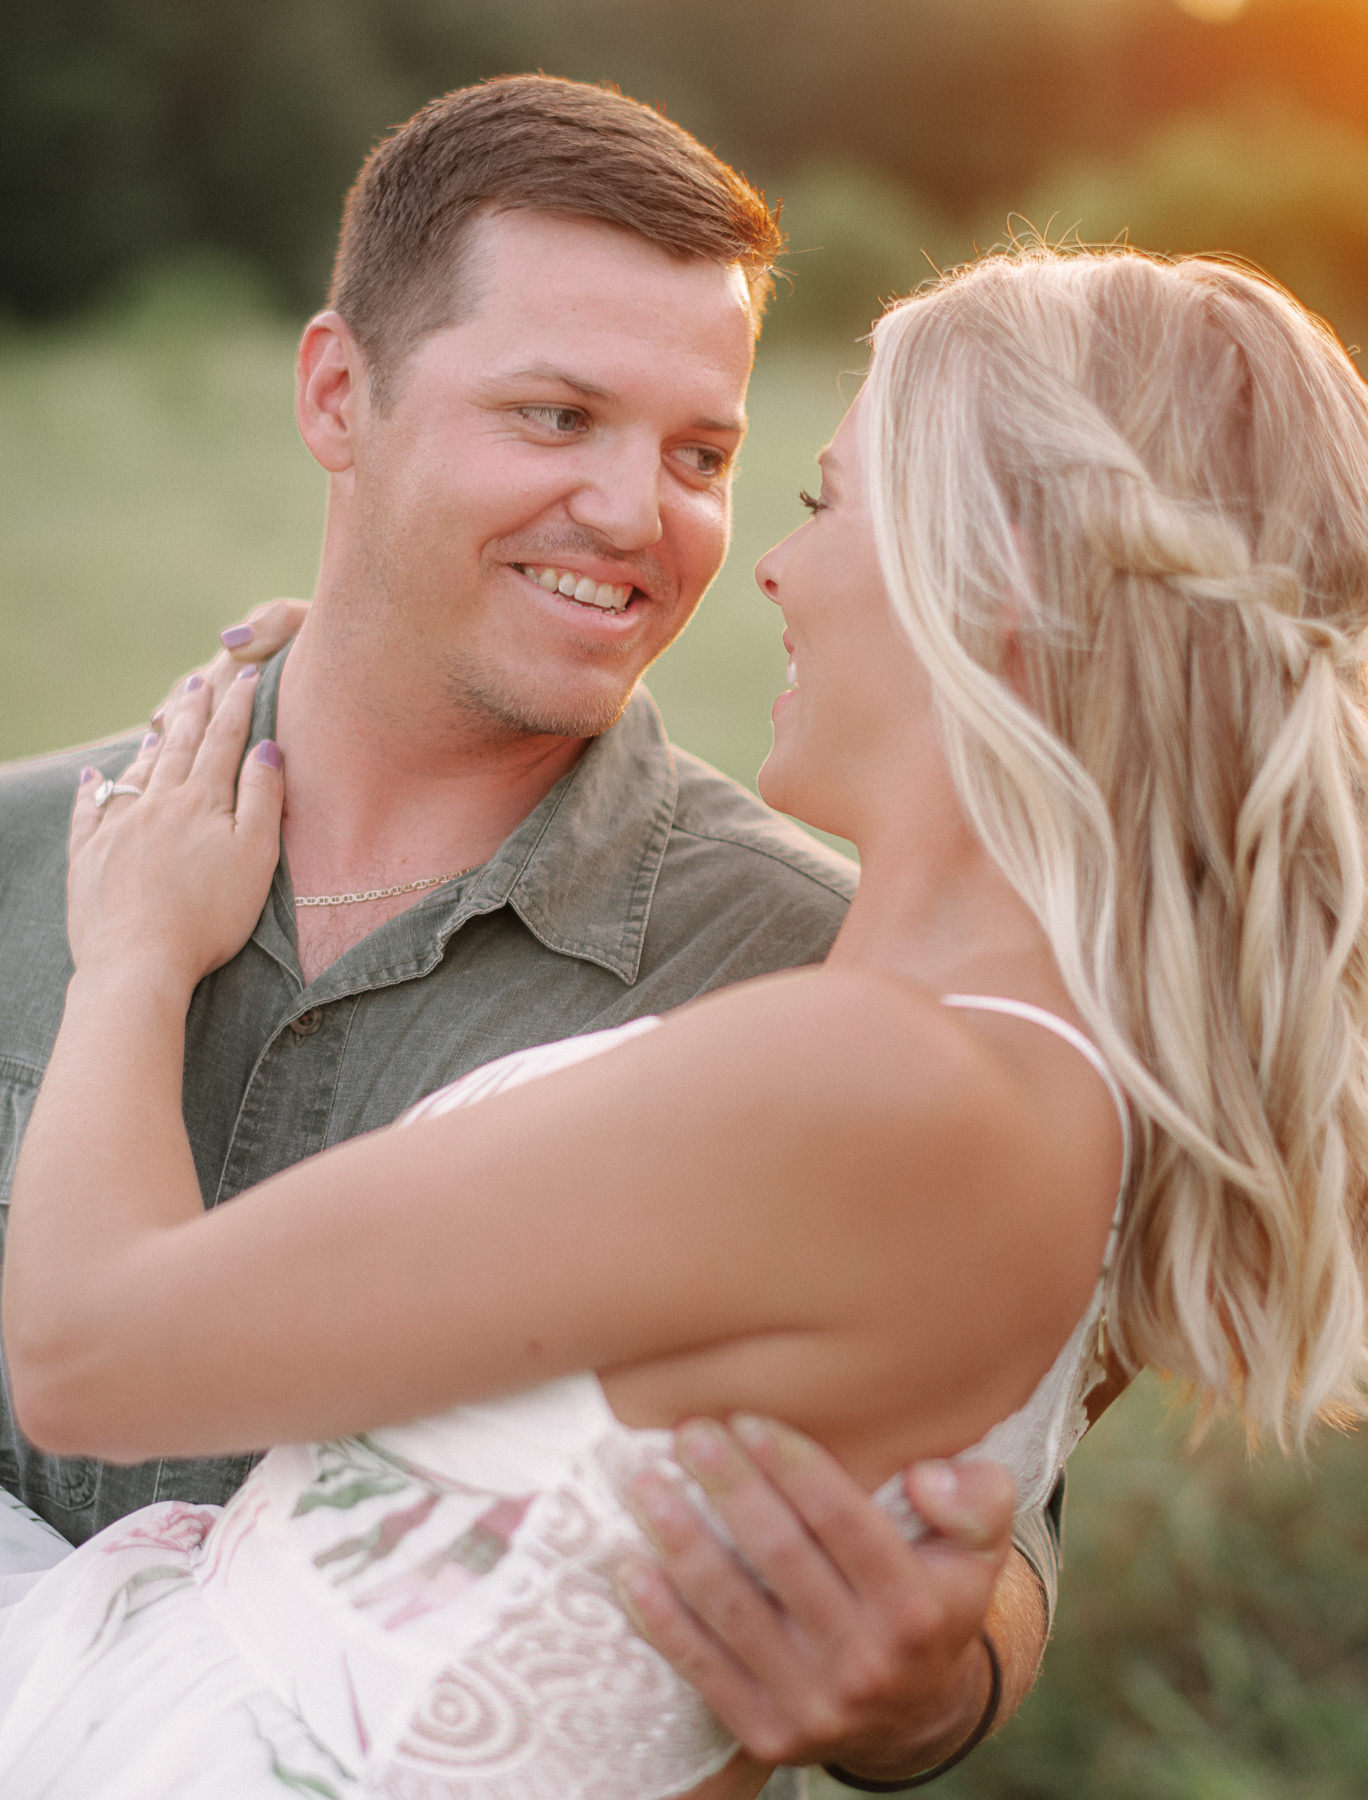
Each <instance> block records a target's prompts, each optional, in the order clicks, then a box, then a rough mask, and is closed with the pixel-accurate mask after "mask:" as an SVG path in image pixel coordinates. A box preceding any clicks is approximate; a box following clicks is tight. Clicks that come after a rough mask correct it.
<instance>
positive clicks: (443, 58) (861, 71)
mask: <svg viewBox="0 0 1368 1800" xmlns="http://www.w3.org/2000/svg"><path fill="white" fill-rule="evenodd" d="M0 19H2V20H3V32H4V40H3V41H4V45H5V53H4V56H3V58H0V309H7V310H9V311H11V312H16V313H18V314H20V315H21V316H23V317H28V318H42V317H50V316H53V315H55V314H59V313H61V312H63V311H69V310H70V309H72V308H75V307H80V306H83V305H85V304H87V303H88V302H89V301H90V300H91V299H92V298H93V297H95V296H97V295H99V294H100V293H102V292H103V291H104V290H105V289H106V288H107V286H108V284H109V283H110V281H111V280H112V279H113V278H115V277H116V276H118V275H120V274H121V273H124V272H126V271H128V270H129V269H130V268H132V267H135V266H137V265H139V264H141V263H143V262H145V261H147V260H148V259H150V258H157V257H160V256H164V255H165V254H166V253H167V252H168V251H170V250H173V249H176V248H179V247H182V246H184V245H186V244H187V243H189V244H200V245H209V246H215V247H218V248H220V249H224V250H229V251H232V252H235V253H238V254H241V255H243V256H246V257H248V258H249V259H251V260H252V261H254V262H255V263H257V264H258V265H259V267H260V268H261V269H262V270H263V271H265V272H266V273H267V274H268V276H269V279H270V280H271V282H272V283H273V284H274V286H275V288H276V289H277V290H278V292H279V294H280V295H281V297H282V298H283V299H284V300H285V301H286V302H287V303H288V304H289V305H291V306H293V307H297V308H303V307H311V306H313V305H315V304H317V303H318V301H319V299H320V297H321V295H322V293H323V290H324V288H325V286H326V280H327V269H328V263H329V258H330V253H331V244H332V237H333V232H334V228H335V221H336V218H337V214H338V210H339V202H340V198H341V195H342V194H343V192H344V191H345V189H346V187H347V185H348V183H349V182H350V181H351V179H352V176H353V175H354V173H355V171H356V168H357V166H358V165H359V163H360V161H361V159H362V157H363V155H364V154H365V152H366V150H367V149H368V148H369V146H370V145H371V144H372V143H373V142H374V141H375V140H376V139H377V138H378V137H379V136H381V135H383V134H384V133H385V132H386V131H387V130H388V129H389V128H390V127H391V126H393V125H394V124H396V123H398V122H399V121H400V120H402V119H404V118H405V117H407V116H408V115H409V114H410V113H411V112H412V111H413V110H414V109H415V108H416V107H417V106H418V105H419V104H420V103H421V102H422V101H423V100H424V99H426V98H427V97H429V96H430V95H431V94H433V93H436V92H440V91H441V90H443V89H445V88H448V87H452V86H456V85H459V84H461V83H463V82H468V81H472V80H477V79H479V78H481V77H483V76H487V75H490V74H495V73H499V72H501V71H506V70H511V69H529V68H545V69H549V70H553V71H555V72H556V73H559V74H566V75H573V76H578V77H582V78H585V79H590V80H612V81H616V82H618V83H619V84H620V85H622V86H623V87H624V88H625V89H626V90H627V91H628V92H629V93H634V94H637V95H639V96H640V97H641V98H643V99H648V100H653V101H657V102H659V103H661V104H663V105H664V106H665V107H666V108H667V110H669V111H670V112H671V113H672V114H673V115H674V116H675V117H677V118H679V119H680V120H681V121H682V122H684V123H685V124H687V125H688V126H690V128H691V129H693V130H694V131H696V132H697V133H698V134H699V135H700V136H701V137H702V138H704V139H705V141H707V142H709V143H713V144H715V145H716V147H717V148H718V149H719V150H720V151H721V152H722V153H723V154H724V155H727V156H729V157H732V158H733V159H735V160H737V161H739V162H740V164H741V166H742V167H744V168H745V169H746V170H747V171H748V173H750V174H751V175H752V176H753V177H754V178H755V179H757V180H759V181H761V182H762V183H763V184H764V185H765V186H766V188H767V190H768V191H769V192H770V193H771V194H772V195H776V196H777V195H782V196H784V197H785V198H786V199H788V200H789V202H790V216H791V218H792V220H793V223H794V226H795V230H796V228H797V227H798V226H799V224H800V214H801V210H802V208H801V206H800V201H801V200H804V199H806V198H809V197H810V198H812V203H813V205H814V206H815V207H816V209H817V213H818V215H819V216H823V215H822V209H823V208H826V214H825V215H824V223H823V226H822V229H823V231H824V232H825V233H826V235H827V236H828V237H829V238H831V239H832V241H833V242H838V243H839V244H840V246H841V249H842V252H844V251H845V250H846V249H853V251H854V254H853V255H851V256H850V257H849V258H848V260H847V261H846V262H845V263H844V264H843V266H844V268H845V269H846V271H847V274H846V279H845V285H846V287H847V289H848V296H847V298H846V299H845V301H843V302H840V303H838V302H837V301H836V300H835V299H834V298H833V293H832V290H833V289H834V288H835V286H836V285H837V284H838V282H839V280H840V277H839V276H837V275H836V274H829V273H825V272H824V273H823V274H822V275H821V276H820V277H818V278H817V282H818V285H819V286H821V288H822V290H823V294H822V298H821V299H820V301H818V302H814V305H815V308H816V311H817V312H818V313H819V314H820V313H822V312H824V311H825V312H827V313H828V314H831V315H833V316H834V315H835V314H836V313H839V312H841V310H842V308H843V307H844V308H845V310H846V313H847V314H848V311H849V309H850V308H851V307H853V306H854V305H855V304H856V300H855V296H857V295H859V296H861V299H860V303H861V304H863V305H865V306H868V304H869V299H870V297H871V295H872V293H873V292H875V291H876V290H881V289H882V288H883V287H884V285H885V283H886V282H887V281H890V280H891V281H894V282H900V281H902V280H904V279H906V278H907V277H905V276H904V275H903V273H902V271H903V270H904V269H907V268H910V269H911V270H912V272H913V273H914V274H915V273H916V272H917V270H918V268H919V265H918V263H917V258H916V253H915V251H913V252H912V253H911V254H910V255H909V254H906V253H903V254H901V255H899V256H896V257H894V258H892V259H891V260H890V259H888V258H885V257H884V256H883V255H882V253H880V254H879V255H877V256H874V257H871V255H870V250H871V246H872V242H873V240H872V239H871V237H870V235H869V233H868V232H867V231H866V229H865V224H864V223H858V222H857V223H853V224H852V229H851V232H850V233H848V234H842V233H841V232H840V231H838V230H837V229H836V226H838V225H839V224H840V223H841V221H840V220H839V218H838V217H836V216H834V215H833V214H832V211H831V208H832V202H833V200H835V199H837V198H839V195H840V192H841V190H842V185H843V184H844V186H845V188H846V189H847V190H848V191H851V192H853V193H855V194H856V196H857V202H858V204H857V210H858V211H859V212H860V213H861V214H862V215H864V216H866V217H867V220H868V221H870V222H872V227H871V228H872V229H874V230H875V231H876V233H877V232H884V233H888V232H889V231H890V230H891V228H892V227H893V226H894V225H896V223H897V218H898V210H899V208H900V207H901V208H902V209H904V210H905V211H910V213H911V214H912V215H913V222H912V223H911V225H910V226H908V229H910V230H911V232H912V234H913V236H914V237H919V236H920V233H921V231H922V229H923V227H922V225H921V224H920V223H918V222H919V221H921V220H927V221H931V223H928V224H927V225H926V226H925V230H926V232H927V235H928V236H929V237H930V238H931V239H932V240H934V241H935V242H937V243H939V242H941V241H942V239H943V238H944V237H945V235H946V232H947V222H948V226H950V227H953V243H954V245H955V246H956V248H955V250H954V254H956V255H959V254H963V253H964V251H965V250H966V249H967V248H968V246H969V245H970V243H971V242H972V241H973V235H974V234H975V233H979V234H980V235H981V233H982V229H983V222H984V220H985V219H987V220H990V221H992V225H991V229H990V230H989V233H988V238H989V241H992V239H994V238H996V237H997V236H999V235H1000V234H1001V231H1002V229H1003V223H1002V222H1003V220H1004V219H1005V217H1006V215H1007V212H1008V211H1009V210H1013V211H1017V212H1020V211H1022V210H1023V208H1024V207H1025V206H1026V205H1027V202H1028V200H1029V203H1030V205H1031V206H1032V207H1035V206H1036V205H1037V203H1040V202H1043V203H1045V204H1050V205H1053V204H1054V203H1053V202H1052V201H1049V200H1048V196H1047V193H1046V190H1049V189H1051V188H1056V187H1057V188H1058V191H1059V192H1060V194H1061V195H1068V194H1069V192H1070V191H1071V189H1070V181H1069V179H1067V177H1070V176H1072V175H1076V174H1077V172H1078V171H1079V169H1080V167H1082V166H1085V165H1086V166H1089V167H1091V166H1094V165H1101V166H1105V167H1108V168H1112V169H1114V170H1116V171H1117V172H1118V177H1117V178H1118V179H1122V178H1123V177H1124V178H1126V179H1131V180H1132V187H1131V189H1130V190H1129V194H1128V196H1127V195H1122V194H1121V190H1120V189H1117V190H1116V191H1115V192H1114V193H1113V195H1112V196H1111V197H1112V198H1113V199H1115V198H1118V197H1125V198H1127V203H1128V204H1129V198H1131V197H1134V198H1138V199H1139V200H1142V201H1143V200H1145V199H1146V198H1147V196H1146V194H1145V193H1144V192H1143V191H1142V190H1137V189H1136V188H1135V186H1134V182H1136V181H1138V180H1139V178H1140V170H1141V165H1142V162H1143V156H1144V151H1143V150H1140V149H1137V146H1142V145H1145V144H1161V145H1168V146H1169V154H1171V155H1173V156H1178V157H1181V156H1183V155H1185V154H1186V153H1187V151H1188V150H1192V151H1193V153H1194V154H1195V155H1196V156H1197V158H1198V161H1199V162H1201V161H1202V159H1203V156H1204V155H1205V151H1204V147H1203V146H1202V145H1201V144H1200V143H1198V142H1189V141H1188V140H1187V139H1185V138H1184V136H1183V128H1182V127H1179V128H1177V134H1176V135H1175V133H1174V132H1173V131H1170V130H1168V127H1169V126H1170V125H1171V124H1172V123H1173V121H1175V120H1182V119H1191V118H1195V117H1200V116H1204V115H1210V114H1213V113H1216V114H1220V115H1221V116H1222V117H1224V118H1226V119H1227V120H1228V121H1229V134H1230V141H1231V143H1232V145H1234V146H1237V147H1238V146H1240V145H1242V146H1243V149H1244V151H1245V152H1246V153H1247V156H1246V157H1244V158H1242V157H1241V156H1239V155H1238V154H1237V155H1235V156H1233V158H1231V159H1228V160H1229V161H1230V162H1231V164H1232V166H1231V169H1230V173H1231V175H1232V178H1233V180H1234V183H1235V186H1236V187H1237V188H1238V189H1240V190H1241V191H1242V192H1243V193H1245V194H1246V195H1252V194H1253V192H1254V191H1255V188H1256V186H1257V182H1258V181H1259V180H1260V179H1262V178H1263V176H1264V175H1265V174H1266V175H1267V177H1268V179H1269V180H1270V182H1271V184H1272V188H1273V190H1274V191H1275V192H1276V193H1277V194H1279V195H1284V194H1286V193H1287V191H1288V190H1287V184H1286V183H1285V182H1283V181H1282V180H1281V179H1280V177H1281V173H1282V171H1281V168H1280V157H1281V148H1282V146H1283V143H1284V139H1285V137H1286V135H1287V132H1286V129H1285V122H1286V121H1287V120H1288V119H1292V118H1301V119H1304V120H1308V121H1315V120H1321V121H1333V122H1334V123H1335V125H1337V126H1338V127H1339V128H1340V137H1339V141H1340V142H1341V143H1343V144H1344V145H1345V146H1347V147H1348V154H1349V161H1350V162H1351V163H1353V162H1357V161H1358V160H1360V159H1361V157H1362V154H1363V152H1362V149H1361V144H1362V141H1363V139H1364V134H1365V133H1368V81H1365V79H1364V77H1365V74H1368V5H1366V4H1365V0H1250V4H1249V5H1248V6H1247V8H1246V9H1245V11H1244V12H1242V13H1241V14H1240V15H1239V16H1238V17H1237V18H1236V19H1235V20H1234V21H1233V22H1231V23H1230V24H1227V25H1222V26H1214V25H1211V24H1206V23H1203V22H1201V21H1200V20H1198V19H1195V18H1192V17H1190V16H1188V15H1187V14H1185V13H1184V12H1182V11H1180V10H1179V8H1178V6H1177V5H1175V4H1174V3H1173V0H842V4H841V5H840V6H839V7H833V6H831V5H830V4H829V0H747V4H745V5H743V6H737V5H734V4H732V3H731V0H694V4H692V5H690V6H688V7H681V6H679V5H677V4H674V3H673V0H217V3H216V5H215V6H213V7H189V6H186V5H184V4H183V0H44V4H43V5H41V6H33V5H27V4H22V3H21V0H0ZM1260 94H1266V95H1267V94H1271V95H1275V96H1277V97H1278V98H1279V100H1280V101H1281V103H1282V109H1283V110H1282V114H1281V117H1282V119H1283V121H1284V124H1281V125H1280V124H1279V122H1278V117H1279V115H1278V113H1277V109H1276V108H1274V109H1271V110H1269V111H1268V112H1267V116H1266V117H1265V116H1263V115H1261V114H1260V112H1259V109H1258V107H1257V106H1256V105H1246V104H1245V102H1246V100H1247V98H1248V97H1249V96H1251V95H1260ZM1241 106H1245V110H1244V113H1243V115H1241V113H1240V108H1241ZM1324 142H1325V146H1327V147H1328V146H1329V145H1330V142H1331V140H1330V138H1329V137H1327V138H1326V139H1325V140H1324ZM1137 157H1139V158H1140V159H1141V160H1140V161H1139V162H1137V160H1136V159H1137ZM1318 166H1319V165H1318ZM1205 167H1206V169H1207V171H1208V173H1210V174H1212V175H1215V174H1217V173H1218V170H1217V166H1216V164H1215V163H1214V162H1212V161H1211V160H1210V158H1207V160H1206V163H1205ZM1347 185H1348V184H1347V179H1346V180H1343V181H1341V182H1340V183H1339V184H1338V186H1339V188H1345V187H1347ZM1123 186H1124V181H1123ZM1161 188H1162V191H1163V192H1164V193H1165V194H1168V195H1170V196H1171V197H1172V199H1173V201H1174V204H1176V205H1179V206H1181V207H1186V208H1187V212H1186V215H1185V217H1186V219H1187V221H1188V222H1189V223H1190V224H1192V225H1193V226H1197V225H1200V224H1201V223H1202V222H1203V220H1202V216H1201V214H1200V211H1199V210H1194V209H1193V208H1192V207H1191V206H1190V205H1189V199H1190V196H1187V195H1186V193H1185V191H1183V190H1182V183H1181V182H1178V181H1176V178H1170V177H1167V176H1166V177H1165V178H1164V179H1163V181H1162V182H1161ZM913 196H915V198H914V197H913ZM1281 204H1282V202H1281V201H1279V205H1281ZM1097 210H1098V212H1099V215H1101V214H1104V213H1105V214H1106V215H1107V216H1108V217H1109V218H1110V217H1113V216H1115V213H1116V208H1115V207H1108V206H1101V207H1099V208H1098V209H1097ZM1123 210H1124V209H1123ZM1312 212H1313V214H1314V220H1315V221H1317V222H1315V223H1314V227H1313V226H1308V228H1307V230H1306V231H1305V232H1304V233H1303V234H1302V236H1303V239H1304V240H1305V243H1306V244H1311V243H1312V240H1314V241H1315V243H1316V244H1318V245H1319V247H1320V252H1321V255H1322V257H1323V258H1324V259H1326V260H1328V261H1333V260H1334V257H1335V250H1334V247H1333V244H1332V243H1331V242H1330V241H1329V240H1328V239H1327V238H1326V235H1325V233H1326V232H1328V231H1330V230H1331V229H1333V228H1334V227H1335V226H1336V224H1337V223H1339V222H1341V221H1342V219H1343V218H1344V217H1345V216H1346V214H1345V208H1344V207H1343V206H1340V205H1338V203H1337V205H1336V207H1332V208H1331V209H1330V212H1329V213H1328V214H1327V213H1326V212H1325V211H1324V209H1323V208H1322V207H1321V206H1320V205H1319V203H1317V204H1316V205H1315V206H1313V208H1312ZM1136 216H1141V217H1143V220H1144V225H1145V228H1146V231H1149V232H1157V233H1158V235H1159V236H1160V237H1165V236H1167V235H1168V227H1169V215H1168V214H1167V213H1166V212H1165V211H1164V209H1163V207H1162V206H1158V205H1147V206H1144V207H1143V208H1142V209H1141V211H1140V212H1139V213H1137V215H1136ZM1353 216H1354V218H1355V219H1357V214H1354V215H1353ZM1209 218H1210V224H1209V232H1208V233H1207V234H1206V235H1202V234H1199V238H1198V240H1197V241H1200V242H1201V246H1202V247H1203V248H1220V249H1226V250H1233V251H1242V252H1244V253H1245V254H1250V255H1253V254H1256V252H1255V250H1254V249H1252V248H1251V245H1252V244H1253V243H1255V242H1262V241H1263V238H1262V237H1260V236H1259V233H1258V232H1257V230H1255V231H1254V233H1253V235H1252V236H1251V237H1250V240H1249V242H1248V243H1246V242H1245V241H1243V240H1241V239H1238V238H1236V237H1229V236H1225V235H1222V236H1220V238H1219V241H1213V238H1212V237H1211V235H1210V232H1218V233H1222V234H1224V233H1227V232H1238V231H1240V230H1242V229H1243V227H1244V225H1245V224H1246V222H1250V223H1252V224H1253V225H1255V226H1257V220H1252V221H1251V216H1250V207H1249V206H1248V205H1247V204H1244V203H1242V204H1241V206H1240V207H1238V208H1236V209H1235V210H1234V211H1226V212H1222V210H1221V209H1220V208H1219V207H1216V208H1214V209H1213V210H1212V211H1211V212H1210V215H1209ZM1123 222H1131V221H1129V220H1123ZM1322 225H1323V226H1324V230H1322ZM1132 235H1133V236H1134V237H1135V238H1136V239H1137V241H1143V239H1144V236H1145V232H1142V231H1141V230H1139V229H1137V228H1136V227H1135V226H1134V224H1133V223H1132ZM1279 242H1280V240H1275V241H1274V242H1273V249H1274V251H1275V252H1276V250H1277V249H1278V247H1279ZM800 248H801V245H800ZM1308 254H1309V251H1308ZM794 261H795V268H796V269H797V270H798V271H799V273H800V275H807V274H809V273H810V269H809V263H810V262H812V259H805V258H804V257H803V256H802V255H801V254H800V255H798V256H796V257H795V259H794ZM871 266H872V270H873V274H874V278H875V285H870V273H871ZM812 268H813V269H815V262H813V263H812ZM886 269H889V270H890V271H891V272H890V273H887V274H886V273H885V270H886ZM862 284H863V285H862ZM844 322H845V321H844V317H843V318H842V323H844Z"/></svg>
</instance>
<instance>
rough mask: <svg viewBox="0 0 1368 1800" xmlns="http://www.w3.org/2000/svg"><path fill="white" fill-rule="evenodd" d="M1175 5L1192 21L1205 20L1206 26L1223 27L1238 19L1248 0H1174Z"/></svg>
mask: <svg viewBox="0 0 1368 1800" xmlns="http://www.w3.org/2000/svg"><path fill="white" fill-rule="evenodd" d="M1175 4H1176V5H1178V6H1181V7H1182V9H1183V11H1184V12H1185V13H1191V14H1192V16H1193V18H1194V19H1205V20H1206V22H1207V24H1208V25H1224V24H1226V23H1227V22H1228V21H1229V20H1230V19H1234V18H1236V17H1238V15H1239V14H1240V13H1242V12H1243V11H1244V9H1245V7H1246V6H1247V5H1248V4H1249V0H1175Z"/></svg>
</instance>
